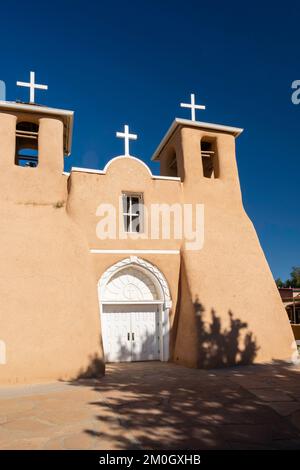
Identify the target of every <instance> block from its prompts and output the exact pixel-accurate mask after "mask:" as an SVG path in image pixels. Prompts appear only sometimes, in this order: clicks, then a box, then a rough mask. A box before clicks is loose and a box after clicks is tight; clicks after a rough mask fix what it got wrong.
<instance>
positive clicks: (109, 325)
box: [101, 304, 160, 362]
mask: <svg viewBox="0 0 300 470" xmlns="http://www.w3.org/2000/svg"><path fill="white" fill-rule="evenodd" d="M101 320H102V338H103V347H104V353H105V358H106V361H107V362H126V361H151V360H158V359H159V357H160V353H159V314H158V307H157V305H126V304H124V305H103V313H102V317H101Z"/></svg>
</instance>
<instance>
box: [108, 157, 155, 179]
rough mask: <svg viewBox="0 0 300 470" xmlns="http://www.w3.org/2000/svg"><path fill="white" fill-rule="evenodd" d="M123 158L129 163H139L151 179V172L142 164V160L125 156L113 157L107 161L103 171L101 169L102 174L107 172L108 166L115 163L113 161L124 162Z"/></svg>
mask: <svg viewBox="0 0 300 470" xmlns="http://www.w3.org/2000/svg"><path fill="white" fill-rule="evenodd" d="M125 158H126V159H127V160H129V161H130V160H134V161H136V162H138V163H140V164H141V165H143V167H144V168H146V170H147V171H148V173H149V175H150V176H151V177H152V172H151V170H150V168H149V167H148V165H146V163H145V162H143V160H140V159H139V158H137V157H131V156H127V155H119V156H118V157H114V158H112V159H111V160H109V161H108V162H107V163H106V165H105V167H104V169H103V173H106V172H107V170H108V168H109V167H110V165H111V164H112V163H113V162H115V161H117V160H124V159H125Z"/></svg>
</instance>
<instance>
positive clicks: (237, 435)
mask: <svg viewBox="0 0 300 470" xmlns="http://www.w3.org/2000/svg"><path fill="white" fill-rule="evenodd" d="M299 378H300V374H299V369H297V368H295V367H291V366H288V365H287V364H285V363H282V364H277V365H266V366H248V367H243V366H241V367H238V368H229V369H223V370H217V371H216V370H213V371H206V370H196V369H188V368H185V367H182V366H177V365H174V364H166V363H158V362H152V363H151V362H147V363H131V364H114V365H108V366H107V375H106V377H104V378H102V379H100V380H99V381H97V380H94V381H91V380H80V381H77V382H74V383H72V385H73V386H86V387H91V388H92V389H93V390H94V391H97V392H99V400H97V401H94V402H92V403H90V405H91V406H92V407H94V411H95V414H96V417H97V424H98V425H97V426H96V427H95V428H94V429H93V428H86V429H84V432H85V433H86V434H87V435H89V436H91V437H94V438H95V439H97V440H99V442H101V441H103V442H110V443H111V446H112V447H111V448H117V449H124V450H125V449H139V448H140V449H289V448H290V449H295V448H296V449H299V448H300V431H299V429H300V387H299Z"/></svg>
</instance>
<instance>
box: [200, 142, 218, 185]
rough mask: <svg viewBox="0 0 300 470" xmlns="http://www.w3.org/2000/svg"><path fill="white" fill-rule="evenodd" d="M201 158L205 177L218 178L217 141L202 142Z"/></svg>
mask: <svg viewBox="0 0 300 470" xmlns="http://www.w3.org/2000/svg"><path fill="white" fill-rule="evenodd" d="M201 158H202V168H203V176H204V177H205V178H218V177H219V162H218V154H217V146H216V141H215V140H206V139H203V140H202V141H201Z"/></svg>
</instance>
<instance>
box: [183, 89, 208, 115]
mask: <svg viewBox="0 0 300 470" xmlns="http://www.w3.org/2000/svg"><path fill="white" fill-rule="evenodd" d="M180 106H181V107H182V108H190V109H191V115H192V121H196V109H205V106H203V105H201V104H195V95H194V93H191V104H190V103H180Z"/></svg>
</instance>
